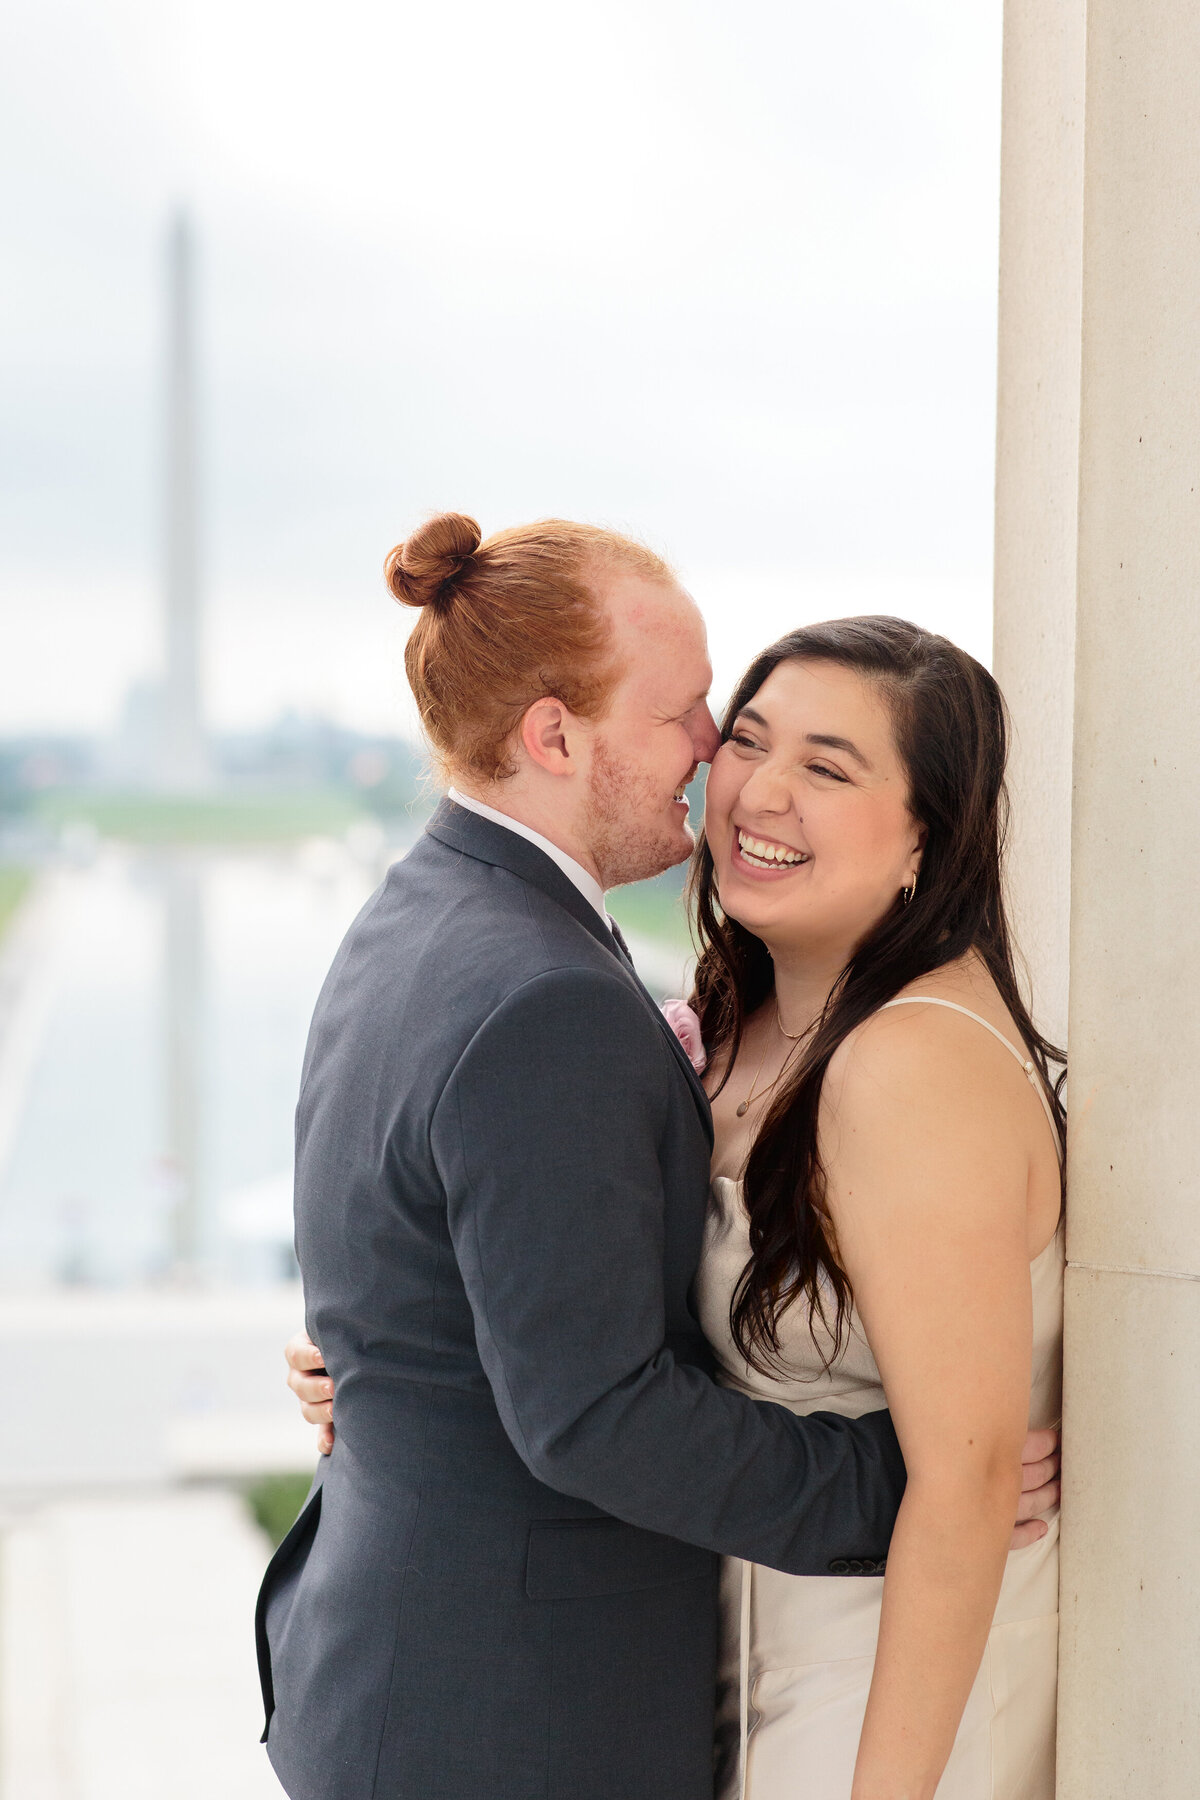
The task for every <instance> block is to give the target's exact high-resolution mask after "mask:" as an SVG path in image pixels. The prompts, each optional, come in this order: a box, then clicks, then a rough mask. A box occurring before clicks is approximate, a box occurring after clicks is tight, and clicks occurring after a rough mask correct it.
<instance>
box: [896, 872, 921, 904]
mask: <svg viewBox="0 0 1200 1800" xmlns="http://www.w3.org/2000/svg"><path fill="white" fill-rule="evenodd" d="M916 891H917V878H916V876H915V875H914V876H913V878H912V883H911V885H910V886H909V887H906V888H901V889H900V899H901V902H902V904H903V905H905V906H911V905H912V902H913V897H914V895H915V894H916Z"/></svg>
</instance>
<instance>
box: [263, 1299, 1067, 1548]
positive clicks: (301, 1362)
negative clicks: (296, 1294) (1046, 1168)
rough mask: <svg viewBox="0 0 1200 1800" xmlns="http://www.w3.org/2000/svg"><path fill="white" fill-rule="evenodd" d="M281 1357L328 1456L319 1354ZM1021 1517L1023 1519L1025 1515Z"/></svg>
mask: <svg viewBox="0 0 1200 1800" xmlns="http://www.w3.org/2000/svg"><path fill="white" fill-rule="evenodd" d="M283 1354H284V1355H285V1356H286V1357H287V1360H288V1378H287V1384H288V1386H289V1387H290V1388H291V1390H292V1392H293V1394H295V1395H296V1397H297V1399H298V1400H299V1402H300V1411H301V1412H302V1413H303V1414H304V1417H305V1418H306V1419H307V1420H308V1422H309V1424H310V1425H316V1426H317V1427H318V1431H317V1449H318V1450H319V1451H320V1452H321V1455H322V1456H328V1455H329V1452H330V1451H331V1450H332V1449H333V1383H332V1381H330V1379H329V1377H328V1375H327V1374H326V1373H325V1363H324V1360H323V1358H322V1356H321V1352H320V1351H319V1350H318V1349H317V1346H316V1345H315V1344H314V1343H313V1341H312V1339H311V1338H310V1337H309V1335H308V1333H307V1332H306V1331H298V1332H297V1333H296V1335H295V1337H294V1338H290V1339H289V1340H288V1344H287V1348H286V1349H285V1350H284V1353H283ZM1039 1435H1040V1436H1041V1437H1046V1436H1047V1435H1048V1434H1047V1433H1046V1432H1041V1433H1040V1434H1039ZM1032 1441H1033V1440H1032V1439H1031V1440H1030V1442H1032ZM1026 1455H1028V1450H1027V1451H1026ZM1025 1498H1027V1496H1025V1495H1022V1499H1025ZM1047 1504H1049V1502H1047ZM1021 1516H1022V1518H1027V1517H1028V1514H1026V1513H1023V1514H1022V1515H1021ZM1022 1541H1025V1540H1022Z"/></svg>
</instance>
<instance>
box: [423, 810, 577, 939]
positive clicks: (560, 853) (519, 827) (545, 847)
mask: <svg viewBox="0 0 1200 1800" xmlns="http://www.w3.org/2000/svg"><path fill="white" fill-rule="evenodd" d="M449 798H450V799H451V800H453V802H454V804H455V806H461V807H462V808H463V809H464V810H465V811H466V812H473V813H478V814H479V816H480V818H481V819H490V820H491V821H492V824H493V825H503V827H504V829H505V830H506V831H512V832H515V833H516V835H517V836H518V837H523V838H526V839H527V840H528V841H529V843H531V844H536V845H537V847H538V849H539V850H541V851H543V852H544V854H545V855H546V856H548V857H549V858H550V860H551V862H553V863H557V865H558V867H559V868H560V869H561V870H562V872H563V874H564V875H565V876H566V878H567V880H568V881H570V882H571V883H573V885H574V886H575V887H577V888H578V889H579V892H580V893H581V894H582V895H583V897H584V899H585V900H586V901H587V902H588V904H589V906H594V907H595V909H596V911H597V912H598V913H599V915H600V917H601V918H602V919H603V920H604V923H605V924H606V925H607V926H608V928H609V930H610V931H611V930H612V920H611V919H610V918H609V916H608V912H607V909H606V908H605V905H604V889H603V888H602V887H601V886H600V883H599V882H598V881H597V880H596V878H595V876H594V875H589V873H588V871H587V870H586V869H585V868H584V867H583V864H582V863H577V862H576V861H575V858H574V857H573V856H568V855H567V853H566V851H565V850H560V849H559V847H558V845H557V844H552V843H551V842H550V839H549V838H547V837H543V836H542V834H541V832H540V831H535V830H534V829H533V827H532V826H531V825H523V824H522V823H521V821H520V819H511V818H509V816H508V814H507V813H502V812H497V811H496V808H495V807H494V806H485V805H484V803H483V801H482V800H473V799H472V798H471V797H470V795H469V794H460V793H459V791H458V789H457V788H453V787H452V788H450V789H449Z"/></svg>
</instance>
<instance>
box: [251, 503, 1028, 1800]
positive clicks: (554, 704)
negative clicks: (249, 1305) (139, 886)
mask: <svg viewBox="0 0 1200 1800" xmlns="http://www.w3.org/2000/svg"><path fill="white" fill-rule="evenodd" d="M389 577H390V580H391V585H392V588H393V591H394V592H395V593H396V595H397V597H398V598H399V599H401V600H403V601H405V602H406V603H409V604H413V605H418V606H421V607H422V608H423V610H422V613H421V616H420V618H419V619H418V621H417V624H416V627H415V628H414V631H413V633H412V637H411V639H410V642H409V646H408V651H407V665H408V671H409V677H410V681H411V682H412V685H413V688H414V692H415V693H416V696H417V699H418V704H419V705H420V708H421V712H422V716H423V719H424V721H425V724H426V729H427V731H428V733H429V735H430V738H431V741H432V744H433V747H434V750H435V752H436V754H437V755H438V756H439V758H440V760H441V761H442V763H443V764H444V765H445V767H446V768H447V771H448V773H449V775H450V777H451V779H452V782H453V786H452V787H451V793H450V798H449V800H448V801H446V802H444V803H443V804H442V806H441V807H439V809H438V811H437V813H436V814H435V816H434V819H433V820H432V822H431V824H430V826H429V828H428V830H427V832H426V834H425V836H424V838H423V839H422V841H421V843H420V844H419V845H418V846H417V848H416V849H414V850H413V851H412V853H411V854H410V855H409V856H408V857H407V858H406V859H405V860H404V861H403V862H402V863H400V864H398V865H397V866H396V867H395V868H393V869H392V870H391V871H390V873H389V875H388V878H387V880H386V881H385V883H384V885H383V887H382V888H381V889H380V891H379V893H378V894H377V895H376V896H375V897H374V898H373V899H372V901H371V902H369V903H368V906H367V907H366V908H365V909H364V911H363V913H362V914H361V915H360V917H359V919H358V920H357V921H356V923H355V924H354V926H353V927H352V928H351V931H350V933H349V935H348V937H347V939H346V942H345V944H344V945H343V947H342V949H341V951H340V952H339V955H338V958H337V959H336V961H335V963H334V966H333V969H332V971H331V973H330V976H329V979H328V981H327V982H326V985H325V988H324V990H323V992H322V995H321V999H320V1001H319V1003H318V1006H317V1011H316V1015H315V1017H314V1021H313V1028H312V1034H311V1037H310V1041H309V1050H308V1055H307V1058H306V1063H305V1072H304V1079H303V1084H302V1091H301V1098H300V1104H299V1108H298V1113H297V1185H296V1208H297V1253H298V1255H299V1258H300V1264H301V1270H302V1273H303V1276H304V1282H305V1292H306V1300H307V1307H308V1324H309V1329H310V1331H311V1332H312V1335H313V1337H314V1338H315V1340H316V1342H317V1343H319V1344H320V1346H321V1351H322V1352H323V1354H324V1357H325V1360H326V1365H327V1367H328V1371H329V1376H330V1377H331V1378H332V1380H333V1382H334V1383H336V1388H337V1439H336V1443H335V1444H334V1446H333V1454H332V1456H331V1457H330V1458H329V1459H328V1461H327V1462H324V1463H323V1464H322V1467H321V1469H320V1471H319V1473H318V1476H317V1479H316V1482H315V1483H314V1489H313V1493H312V1495H311V1496H310V1499H309V1501H308V1503H307V1505H306V1507H305V1510H304V1511H303V1513H302V1514H301V1517H300V1519H299V1520H298V1521H297V1523H296V1526H295V1527H294V1529H293V1531H292V1533H291V1535H290V1537H289V1538H288V1539H287V1540H285V1542H284V1544H283V1545H282V1546H281V1549H280V1551H279V1552H278V1554H277V1556H276V1557H275V1559H274V1561H273V1563H272V1565H271V1568H270V1569H269V1571H268V1574H267V1577H266V1579H265V1581H264V1586H263V1595H262V1600H261V1604H260V1653H261V1658H262V1669H263V1685H264V1695H265V1698H266V1704H267V1712H268V1739H267V1741H268V1747H269V1751H270V1754H271V1757H272V1761H273V1763H274V1765H275V1767H276V1770H277V1772H278V1773H279V1776H280V1779H281V1780H282V1782H283V1784H284V1787H285V1788H286V1790H287V1791H288V1793H289V1794H290V1795H292V1796H293V1800H357V1797H358V1796H363V1800H366V1797H367V1796H375V1797H377V1800H410V1797H412V1800H416V1797H417V1796H420V1797H421V1800H433V1797H435V1796H436V1797H439V1800H532V1797H533V1796H537V1797H538V1800H709V1796H710V1795H711V1791H712V1755H711V1750H712V1727H713V1677H714V1655H715V1635H716V1616H715V1575H716V1566H717V1564H716V1553H720V1552H723V1553H728V1554H734V1555H740V1556H745V1557H748V1558H751V1559H753V1560H755V1561H758V1562H763V1563H767V1564H770V1565H773V1566H775V1567H778V1568H781V1569H785V1570H788V1571H790V1572H792V1573H795V1574H809V1575H823V1574H826V1573H828V1572H829V1570H830V1567H831V1565H836V1566H837V1567H838V1568H839V1569H842V1568H847V1567H853V1568H854V1569H855V1571H856V1572H858V1573H860V1574H861V1573H875V1572H877V1570H878V1567H879V1564H880V1563H881V1561H882V1559H883V1557H884V1556H885V1554H886V1550H887V1541H888V1537H889V1533H890V1529H891V1524H892V1521H893V1520H894V1517H895V1512H896V1509H897V1507H898V1505H899V1501H900V1497H901V1494H902V1492H903V1486H904V1470H903V1465H902V1461H901V1458H900V1455H899V1450H898V1446H897V1444H896V1440H895V1436H894V1433H893V1431H892V1428H891V1423H890V1420H889V1418H888V1416H887V1414H886V1413H879V1414H875V1415H873V1416H871V1417H868V1418H865V1419H861V1420H857V1421H850V1420H846V1419H842V1418H838V1417H833V1416H832V1415H815V1416H810V1417H808V1418H798V1417H795V1416H793V1415H792V1414H791V1413H789V1412H788V1411H786V1410H785V1409H783V1408H779V1407H774V1406H770V1405H766V1404H760V1403H756V1402H753V1401H750V1400H748V1399H746V1398H745V1397H744V1396H741V1395H739V1394H735V1393H732V1392H729V1391H727V1390H723V1389H720V1388H718V1387H717V1386H716V1385H715V1384H714V1383H713V1381H712V1380H711V1378H710V1357H709V1352H708V1349H707V1346H706V1345H705V1343H704V1340H703V1338H702V1337H701V1335H700V1332H699V1329H698V1327H697V1324H696V1321H695V1318H694V1316H693V1314H692V1312H691V1310H690V1307H689V1303H688V1293H689V1289H690V1286H691V1282H692V1277H693V1274H694V1272H695V1268H696V1264H697V1260H698V1257H699V1253H700V1245H701V1237H702V1231H703V1222H704V1214H705V1205H706V1196H707V1189H708V1155H709V1147H710V1143H711V1124H710V1120H709V1115H708V1108H707V1102H706V1099H705V1096H704V1093H703V1091H702V1089H701V1088H700V1086H699V1083H698V1081H697V1080H696V1077H695V1075H694V1073H693V1070H692V1068H691V1065H690V1063H689V1062H688V1059H687V1057H686V1056H685V1055H684V1054H683V1052H682V1050H681V1048H680V1046H679V1044H678V1042H677V1040H676V1039H675V1037H674V1035H673V1034H672V1032H671V1031H670V1030H669V1028H668V1027H667V1026H666V1024H665V1021H664V1020H663V1018H662V1015H661V1014H660V1012H659V1010H658V1008H657V1007H656V1006H655V1005H654V1003H653V1001H652V1000H651V999H650V997H649V995H648V994H647V993H646V991H645V989H644V988H643V987H642V986H641V984H640V982H639V981H638V979H637V976H636V974H635V972H634V970H633V967H632V965H631V963H630V961H629V959H628V956H627V954H626V953H625V950H624V947H623V945H622V943H621V941H620V938H619V935H617V934H616V933H615V930H614V928H613V927H612V925H611V922H610V921H609V919H608V917H607V914H606V912H605V910H604V898H603V896H604V889H605V888H606V887H609V886H615V885H618V884H620V883H624V882H629V881H633V880H637V879H640V878H643V877H646V876H650V875H653V874H656V873H658V872H659V871H660V870H662V869H664V868H667V867H670V866H671V865H673V864H675V863H678V862H680V861H682V860H683V859H684V857H686V855H687V854H688V852H689V850H690V848H691V838H690V833H689V831H688V827H687V806H686V802H685V801H684V799H683V797H682V796H683V790H684V788H685V786H686V785H687V783H688V781H689V780H690V778H691V776H692V775H693V774H694V772H695V769H696V766H697V765H698V764H699V763H700V762H702V761H706V760H708V759H709V758H710V757H711V756H712V754H713V752H714V750H715V748H716V745H717V742H718V734H717V730H716V727H715V725H714V723H713V720H712V716H711V714H710V713H709V710H708V705H707V699H706V696H707V692H708V687H709V684H710V680H711V671H710V668H709V665H708V658H707V653H706V648H705V640H704V631H703V626H702V623H701V620H700V617H699V614H698V612H697V610H696V608H695V606H694V605H693V603H692V602H691V600H690V599H689V598H688V596H687V595H686V594H685V593H683V591H682V590H681V589H680V588H679V587H678V586H677V584H676V583H675V582H674V581H673V579H672V578H671V576H670V572H669V571H668V570H667V569H666V567H665V565H663V564H662V563H661V562H660V561H659V560H658V559H657V558H656V557H654V556H652V555H651V553H650V552H648V551H646V550H645V549H643V548H642V547H641V546H638V545H635V544H632V543H630V542H629V541H628V540H626V539H623V538H620V537H617V536H616V535H615V534H611V533H605V532H599V531H595V530H591V529H589V528H585V527H581V526H575V525H570V524H566V523H564V522H561V521H550V522H546V523H543V524H542V525H539V526H531V527H527V528H524V529H521V530H517V531H512V532H505V533H499V534H497V535H496V536H495V537H493V538H491V539H489V540H488V541H487V542H486V543H484V544H482V545H481V544H480V540H479V533H478V529H477V527H475V526H474V524H473V522H472V521H470V520H466V519H464V518H462V517H461V516H460V515H456V514H449V515H442V516H440V517H439V518H437V519H434V520H432V521H430V522H429V523H428V524H427V525H426V526H424V527H423V528H422V529H421V531H419V532H418V533H416V534H414V536H413V537H412V538H410V539H409V540H408V542H407V543H406V544H405V545H403V546H400V547H399V549H398V550H397V551H395V552H393V555H392V558H391V559H390V560H389ZM1035 1448H1036V1449H1038V1450H1044V1448H1045V1446H1043V1445H1039V1446H1036V1447H1035ZM1030 1480H1031V1483H1032V1484H1033V1485H1038V1483H1039V1480H1040V1477H1037V1476H1035V1477H1031V1478H1030ZM1035 1498H1036V1499H1037V1501H1038V1504H1039V1509H1040V1507H1041V1506H1045V1505H1048V1504H1050V1502H1051V1501H1052V1499H1053V1494H1052V1493H1050V1494H1049V1495H1047V1494H1046V1492H1045V1491H1044V1490H1043V1492H1042V1494H1041V1495H1040V1496H1036V1497H1035ZM850 1578H853V1577H850Z"/></svg>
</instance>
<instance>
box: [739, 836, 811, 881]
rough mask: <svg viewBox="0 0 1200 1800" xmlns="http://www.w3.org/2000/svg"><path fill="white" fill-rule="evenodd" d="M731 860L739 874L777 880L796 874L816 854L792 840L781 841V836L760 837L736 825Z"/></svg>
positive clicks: (758, 878)
mask: <svg viewBox="0 0 1200 1800" xmlns="http://www.w3.org/2000/svg"><path fill="white" fill-rule="evenodd" d="M730 861H731V862H732V864H733V867H734V868H735V869H736V870H737V872H738V874H739V875H744V876H746V877H748V878H749V879H751V880H758V881H761V880H763V879H766V880H767V881H777V880H779V879H780V878H786V877H787V876H788V875H794V874H795V872H796V870H797V869H799V868H803V867H804V866H805V865H806V864H808V863H811V861H812V857H811V856H808V855H806V854H805V852H804V851H803V850H797V849H795V848H794V847H793V846H792V845H791V844H783V843H780V842H779V840H778V839H777V838H769V837H759V836H757V835H756V834H755V833H753V832H750V831H746V830H743V828H742V827H741V826H739V825H735V826H734V828H733V850H732V853H731V856H730Z"/></svg>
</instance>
